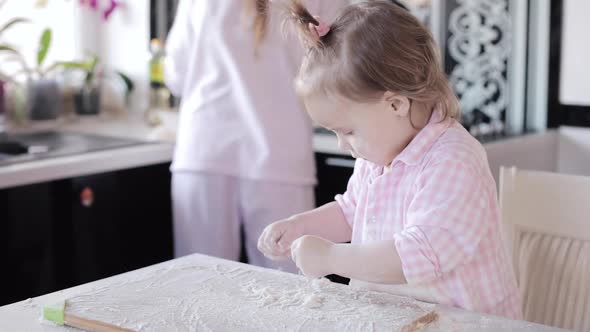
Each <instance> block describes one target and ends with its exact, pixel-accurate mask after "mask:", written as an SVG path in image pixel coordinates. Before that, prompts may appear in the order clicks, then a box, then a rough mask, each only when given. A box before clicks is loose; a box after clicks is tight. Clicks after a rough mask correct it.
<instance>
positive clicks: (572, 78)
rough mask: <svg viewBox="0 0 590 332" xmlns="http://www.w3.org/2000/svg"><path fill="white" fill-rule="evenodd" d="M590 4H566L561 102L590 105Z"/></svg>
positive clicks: (582, 0)
mask: <svg viewBox="0 0 590 332" xmlns="http://www.w3.org/2000/svg"><path fill="white" fill-rule="evenodd" d="M588 13H590V1H588V0H564V11H563V17H562V22H563V23H562V24H563V31H562V49H561V77H560V87H561V89H560V93H559V99H560V101H561V103H562V104H566V105H590V62H589V60H588V59H590V37H589V35H588V34H589V33H590V20H589V19H588Z"/></svg>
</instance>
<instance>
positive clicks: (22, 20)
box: [0, 17, 30, 35]
mask: <svg viewBox="0 0 590 332" xmlns="http://www.w3.org/2000/svg"><path fill="white" fill-rule="evenodd" d="M29 22H30V21H29V20H28V19H26V18H22V17H15V18H13V19H11V20H10V21H8V22H6V23H4V25H3V26H2V27H1V28H0V35H1V34H3V33H4V32H6V30H8V29H10V27H11V26H13V25H15V24H19V23H29Z"/></svg>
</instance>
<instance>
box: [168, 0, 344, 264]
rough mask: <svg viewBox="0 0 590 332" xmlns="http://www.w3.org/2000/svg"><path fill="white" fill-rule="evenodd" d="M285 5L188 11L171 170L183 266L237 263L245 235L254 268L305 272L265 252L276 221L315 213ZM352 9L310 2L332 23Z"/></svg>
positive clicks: (180, 33) (174, 41)
mask: <svg viewBox="0 0 590 332" xmlns="http://www.w3.org/2000/svg"><path fill="white" fill-rule="evenodd" d="M276 2H277V1H275V3H276ZM275 3H273V4H272V5H271V4H270V2H269V1H261V0H248V1H246V0H244V1H235V0H220V1H197V0H181V1H180V2H179V6H178V10H177V14H176V18H175V21H174V24H173V26H172V29H171V31H170V34H169V36H168V40H167V44H166V54H167V57H166V67H165V74H166V84H167V86H168V87H169V89H170V90H171V91H172V93H173V94H174V95H176V96H180V97H181V98H182V102H181V105H180V118H179V127H178V134H177V140H176V149H175V153H174V158H173V163H172V166H171V170H172V200H173V213H174V250H175V256H176V257H179V256H184V255H187V254H191V253H202V254H207V255H212V256H218V257H222V258H226V259H232V260H237V259H239V256H240V248H241V243H240V228H241V227H242V226H243V228H244V234H245V241H246V243H245V248H246V252H247V255H248V260H249V262H250V263H252V264H254V265H258V266H264V267H275V268H281V269H283V270H287V271H292V272H293V271H295V267H294V265H293V264H292V263H277V262H274V261H271V260H269V259H267V258H266V257H264V256H263V255H262V254H261V253H260V252H259V251H258V250H257V249H256V242H257V239H258V237H259V235H260V234H261V233H262V230H263V229H264V228H265V227H266V226H267V225H268V224H270V223H271V222H272V221H275V220H279V219H282V218H285V217H287V216H290V215H293V214H295V213H299V212H302V211H305V210H308V209H311V208H313V207H314V205H315V204H314V196H313V186H314V184H315V182H316V179H315V167H314V158H313V149H312V128H311V125H310V121H309V119H308V117H307V115H306V114H305V112H304V111H303V109H302V107H301V104H300V102H299V100H298V98H297V96H296V94H295V92H294V88H293V78H294V77H295V75H296V72H297V68H298V63H299V61H300V59H301V55H302V54H301V51H300V48H298V47H297V45H296V44H295V43H293V42H292V41H289V40H288V39H285V38H283V36H282V34H281V29H280V21H281V19H280V16H281V10H280V8H275V7H278V6H275ZM344 3H345V0H338V1H335V0H325V1H323V2H322V3H321V4H320V1H319V0H314V1H308V5H309V6H310V7H312V8H315V10H316V12H321V13H322V15H326V12H327V11H330V10H331V9H332V8H333V10H331V11H333V12H335V11H336V10H337V9H338V8H339V7H342V6H343V4H344ZM326 7H330V8H326ZM327 17H328V18H329V17H330V15H327Z"/></svg>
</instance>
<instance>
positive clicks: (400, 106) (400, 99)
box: [382, 91, 411, 117]
mask: <svg viewBox="0 0 590 332" xmlns="http://www.w3.org/2000/svg"><path fill="white" fill-rule="evenodd" d="M382 102H383V105H384V107H387V108H388V109H389V110H390V111H393V112H394V113H395V115H396V116H399V117H407V116H409V114H410V106H411V103H410V99H409V98H408V97H404V96H402V95H399V94H396V93H393V92H391V91H387V92H385V93H384V94H383V100H382Z"/></svg>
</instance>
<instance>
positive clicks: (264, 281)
mask: <svg viewBox="0 0 590 332" xmlns="http://www.w3.org/2000/svg"><path fill="white" fill-rule="evenodd" d="M63 299H68V303H69V309H68V310H69V312H71V313H75V314H78V315H82V316H84V317H87V318H91V319H99V320H102V321H106V322H109V323H112V324H117V325H120V326H123V327H126V328H131V329H135V330H142V331H163V330H175V331H186V330H192V331H194V330H197V331H237V330H239V331H285V330H287V331H299V330H300V331H319V330H321V331H326V330H333V331H344V330H346V331H367V330H369V331H371V330H372V331H391V330H394V331H395V330H399V329H400V328H401V327H402V326H404V325H406V324H408V323H411V322H412V321H413V320H415V319H416V318H418V317H421V316H423V315H425V314H427V313H429V312H432V311H434V312H436V314H437V315H438V318H437V320H435V321H434V322H432V323H430V324H429V325H428V326H427V327H426V329H424V330H422V331H478V332H481V331H557V329H553V328H550V327H546V326H541V325H536V324H532V323H528V322H524V321H512V320H507V319H503V318H500V317H495V316H489V315H482V314H478V313H473V312H467V311H463V310H459V309H454V308H447V307H443V306H437V305H433V304H427V303H423V302H418V301H415V300H413V299H410V298H404V297H399V296H395V295H392V294H387V293H377V292H370V291H363V290H355V289H353V288H351V287H349V286H345V285H340V284H335V283H330V282H327V281H326V280H325V279H324V280H323V282H322V281H321V280H314V281H311V280H310V279H308V278H306V277H303V276H299V275H294V274H289V273H283V272H280V271H274V270H268V269H262V268H258V267H253V266H250V265H245V264H241V263H236V262H230V261H226V260H221V259H217V258H213V257H208V256H203V255H198V254H195V255H191V256H186V257H183V258H180V259H176V260H171V261H168V262H164V263H161V264H157V265H154V266H150V267H147V268H144V269H140V270H136V271H132V272H128V273H124V274H121V275H118V276H114V277H111V278H107V279H103V280H99V281H95V282H91V283H88V284H85V285H81V286H78V287H74V288H70V289H66V290H62V291H59V292H55V293H52V294H48V295H44V296H40V297H37V298H33V299H29V300H26V301H21V302H17V303H14V304H11V305H7V306H3V307H0V331H33V332H34V331H67V330H75V329H68V328H66V327H61V326H56V325H53V324H52V323H49V322H44V321H43V320H42V319H40V312H41V309H42V307H43V306H44V305H46V304H51V303H56V302H59V301H60V300H63Z"/></svg>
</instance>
